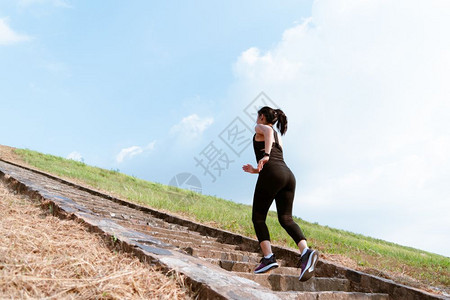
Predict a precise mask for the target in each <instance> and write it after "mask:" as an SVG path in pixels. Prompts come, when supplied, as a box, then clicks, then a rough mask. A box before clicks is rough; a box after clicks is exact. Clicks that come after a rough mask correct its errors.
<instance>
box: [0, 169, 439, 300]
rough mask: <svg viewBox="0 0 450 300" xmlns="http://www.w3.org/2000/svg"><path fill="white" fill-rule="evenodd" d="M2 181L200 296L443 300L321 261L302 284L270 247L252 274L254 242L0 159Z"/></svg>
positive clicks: (290, 259) (288, 253)
mask: <svg viewBox="0 0 450 300" xmlns="http://www.w3.org/2000/svg"><path fill="white" fill-rule="evenodd" d="M0 178H1V179H2V180H3V181H5V182H7V184H8V185H9V186H10V188H11V189H14V190H16V191H18V192H20V193H24V194H27V195H29V196H30V197H33V198H35V199H37V200H39V201H42V202H43V203H45V205H46V207H47V208H49V209H51V211H52V212H53V213H54V214H55V215H58V216H60V217H62V218H74V219H78V220H80V221H81V222H83V223H85V224H86V226H87V227H89V228H90V229H91V230H93V231H95V232H99V233H101V234H102V235H104V236H105V239H106V240H108V241H110V242H111V241H112V242H111V243H112V247H120V248H121V249H122V250H124V251H128V252H132V253H134V254H135V255H137V256H138V257H139V258H140V259H141V260H143V261H146V262H149V263H150V264H158V265H160V266H162V267H164V268H166V269H167V270H168V271H169V270H175V271H176V272H179V273H182V274H183V275H185V276H186V278H187V281H188V283H189V284H190V285H191V287H192V290H193V291H194V292H195V293H197V295H198V297H199V298H200V299H380V300H381V299H444V298H443V297H440V296H436V295H432V294H429V293H426V292H424V291H421V290H417V289H413V288H410V287H407V286H403V285H399V284H396V283H394V282H392V281H390V280H386V279H383V278H379V277H376V276H372V275H368V274H364V273H361V272H358V271H355V270H351V269H348V268H345V267H343V266H339V265H336V264H333V263H331V262H327V261H324V260H322V259H320V260H319V262H318V264H317V267H316V277H313V278H311V279H310V280H308V281H306V282H300V281H299V280H298V275H299V270H298V269H297V268H296V264H297V261H298V253H296V252H295V251H293V250H291V249H286V248H282V247H273V252H274V254H275V255H276V257H277V261H278V263H279V264H280V267H279V268H277V269H274V270H272V271H271V272H269V273H266V274H257V275H256V274H253V270H254V268H255V266H256V265H257V264H258V263H259V260H260V258H261V254H260V253H259V245H258V242H257V241H256V240H254V239H250V238H247V237H244V236H240V235H237V234H234V233H231V232H228V231H224V230H220V229H217V228H213V227H210V226H206V225H203V224H199V223H196V222H192V221H190V220H186V219H184V218H181V217H178V216H175V215H171V214H167V213H164V212H161V211H157V210H154V209H151V208H148V207H144V206H140V205H137V204H134V203H129V202H127V201H124V200H121V199H117V198H114V197H111V196H108V195H104V194H102V193H99V192H97V191H93V190H91V189H89V188H87V187H83V186H80V185H77V184H74V183H71V182H68V181H65V180H62V179H60V178H57V177H55V176H52V175H49V174H45V173H43V172H40V171H36V170H32V169H28V168H24V167H22V166H19V165H15V164H12V163H9V162H5V161H1V160H0Z"/></svg>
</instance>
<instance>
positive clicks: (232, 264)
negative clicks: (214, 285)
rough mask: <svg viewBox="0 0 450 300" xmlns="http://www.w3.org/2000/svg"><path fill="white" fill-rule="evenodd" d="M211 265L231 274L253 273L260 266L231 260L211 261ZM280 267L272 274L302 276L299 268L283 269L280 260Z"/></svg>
mask: <svg viewBox="0 0 450 300" xmlns="http://www.w3.org/2000/svg"><path fill="white" fill-rule="evenodd" d="M210 262H211V263H214V264H217V265H219V266H220V267H221V268H222V269H225V270H227V271H230V272H241V273H253V271H254V270H255V267H256V266H257V265H258V264H254V263H248V262H240V261H230V260H215V259H211V260H210ZM277 262H278V264H279V265H280V266H279V267H278V268H276V269H272V270H271V271H270V274H283V275H294V276H295V275H296V276H298V275H300V269H297V268H289V267H283V263H282V261H280V260H277Z"/></svg>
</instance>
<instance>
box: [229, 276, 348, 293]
mask: <svg viewBox="0 0 450 300" xmlns="http://www.w3.org/2000/svg"><path fill="white" fill-rule="evenodd" d="M238 274H239V276H242V277H244V278H248V279H251V280H253V281H255V282H257V283H259V284H261V285H262V286H265V287H268V288H270V289H272V290H274V291H306V292H317V291H348V289H349V281H348V280H347V279H339V278H323V277H314V278H311V279H310V280H308V281H305V282H301V281H299V280H298V276H297V275H286V274H251V273H238Z"/></svg>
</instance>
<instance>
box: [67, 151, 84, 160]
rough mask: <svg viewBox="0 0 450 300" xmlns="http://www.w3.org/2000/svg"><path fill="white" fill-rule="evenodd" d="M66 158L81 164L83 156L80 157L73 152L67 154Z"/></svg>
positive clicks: (77, 153)
mask: <svg viewBox="0 0 450 300" xmlns="http://www.w3.org/2000/svg"><path fill="white" fill-rule="evenodd" d="M66 158H67V159H72V160H76V161H81V162H83V161H84V158H83V156H81V154H80V153H79V152H77V151H73V152H71V153H69V155H67V157H66Z"/></svg>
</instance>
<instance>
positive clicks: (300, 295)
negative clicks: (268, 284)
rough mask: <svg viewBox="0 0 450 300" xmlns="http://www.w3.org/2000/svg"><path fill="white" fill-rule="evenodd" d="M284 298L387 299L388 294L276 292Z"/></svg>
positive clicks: (285, 299) (291, 299)
mask: <svg viewBox="0 0 450 300" xmlns="http://www.w3.org/2000/svg"><path fill="white" fill-rule="evenodd" d="M275 295H277V296H278V297H280V298H281V299H284V300H389V299H390V298H389V295H388V294H377V293H358V292H277V293H276V294H275Z"/></svg>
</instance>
